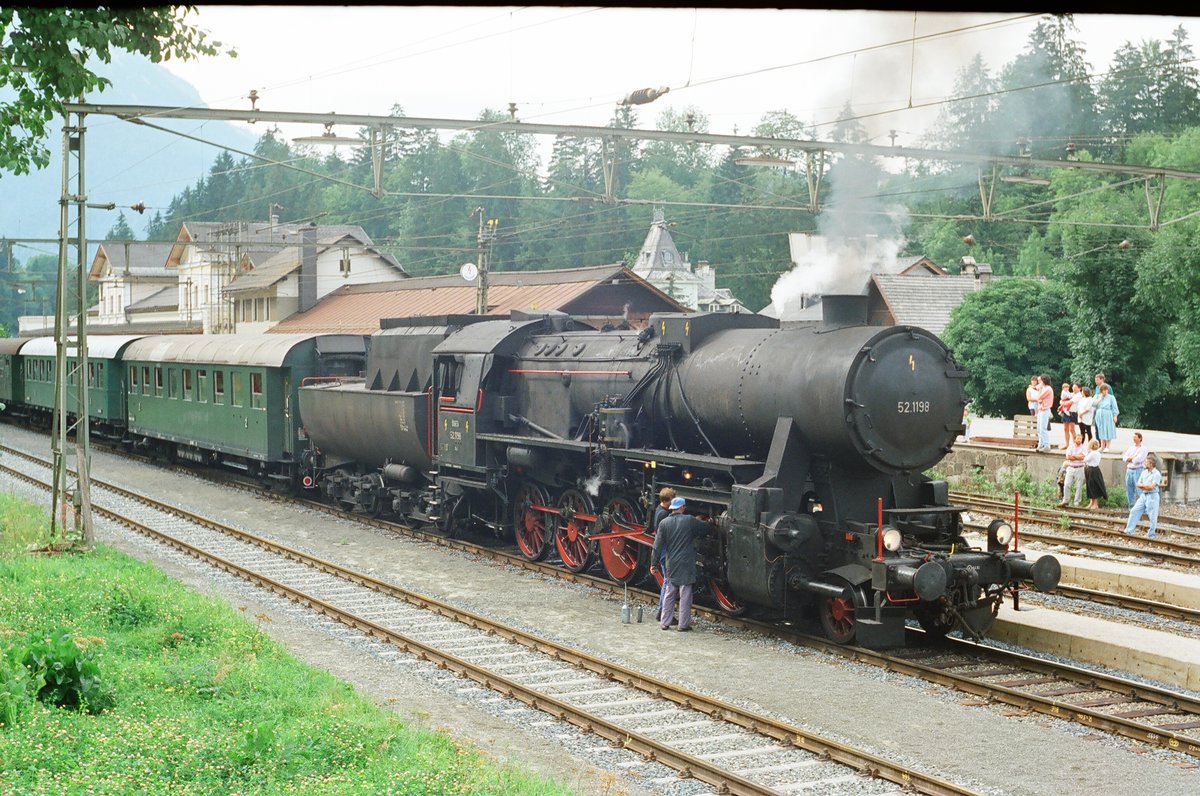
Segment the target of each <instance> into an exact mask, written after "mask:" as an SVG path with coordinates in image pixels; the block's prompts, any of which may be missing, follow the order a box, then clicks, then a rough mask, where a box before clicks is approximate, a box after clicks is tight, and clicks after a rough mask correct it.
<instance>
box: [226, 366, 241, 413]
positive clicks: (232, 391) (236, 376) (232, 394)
mask: <svg viewBox="0 0 1200 796" xmlns="http://www.w3.org/2000/svg"><path fill="white" fill-rule="evenodd" d="M243 400H244V399H243V398H242V374H241V373H239V372H238V371H236V370H235V371H233V372H232V373H230V374H229V405H230V406H241V405H242V403H243Z"/></svg>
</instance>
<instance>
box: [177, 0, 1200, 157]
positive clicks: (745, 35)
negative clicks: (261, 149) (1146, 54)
mask: <svg viewBox="0 0 1200 796" xmlns="http://www.w3.org/2000/svg"><path fill="white" fill-rule="evenodd" d="M191 21H192V22H193V23H194V24H197V25H198V26H200V27H201V28H204V29H206V30H208V31H209V32H210V33H211V34H212V35H213V37H214V38H216V39H218V40H220V41H221V42H223V43H224V44H226V45H231V46H233V47H234V48H236V50H237V52H238V57H237V58H236V59H231V58H228V57H220V58H203V59H200V60H197V61H192V62H175V61H170V62H168V63H167V66H168V68H169V69H170V70H171V71H172V72H174V73H175V74H177V75H179V76H181V77H183V78H185V79H186V80H188V81H189V82H190V83H192V84H193V85H195V86H196V88H197V89H198V90H199V92H200V94H201V96H202V97H203V99H204V101H205V102H206V103H207V104H208V105H209V107H214V108H238V109H246V108H249V100H247V99H246V95H247V94H248V93H249V92H250V90H251V89H255V90H256V91H257V92H258V96H259V100H258V107H260V108H264V109H268V110H290V111H309V112H330V111H334V112H338V113H366V114H386V113H388V112H389V111H390V109H391V108H392V106H393V105H394V104H399V105H401V106H402V107H403V108H404V111H405V112H406V113H407V114H408V115H410V116H425V117H446V118H456V119H472V118H475V117H476V116H477V115H478V114H479V112H480V111H481V110H482V109H484V108H492V109H495V110H500V111H506V110H507V109H508V104H509V103H510V102H514V103H516V105H517V114H518V118H519V119H520V120H522V121H528V122H544V123H553V124H581V125H603V124H605V123H606V122H607V121H608V119H609V118H610V117H611V116H612V113H613V109H614V106H615V103H616V102H617V101H618V100H619V99H620V98H621V97H623V96H624V95H625V94H626V93H627V92H629V91H631V90H633V89H637V88H642V87H647V86H667V87H669V88H670V93H669V94H668V95H667V96H666V97H664V98H662V99H660V100H658V101H657V102H656V103H654V104H653V105H648V106H644V107H643V108H641V109H639V111H640V121H639V125H640V126H643V127H653V126H654V121H655V119H656V118H657V116H658V114H659V113H660V112H661V111H662V110H663V109H665V108H667V107H674V108H676V109H677V110H682V109H683V108H684V107H685V106H695V107H697V108H699V109H700V110H701V111H702V112H703V113H704V114H706V115H707V116H708V118H709V120H710V131H711V132H714V133H733V132H734V131H735V130H736V132H739V133H743V134H749V133H750V132H751V129H752V128H753V126H754V125H755V124H756V123H757V122H758V121H759V119H760V118H761V117H762V115H763V114H764V113H766V112H768V111H772V110H785V109H786V110H788V111H790V112H791V113H793V114H795V115H796V116H798V117H799V118H800V119H801V120H802V121H804V122H805V123H808V124H816V125H818V127H817V136H818V138H826V137H828V132H829V127H828V125H829V123H830V122H832V121H833V120H834V118H835V117H836V116H837V114H838V113H839V111H840V110H841V109H842V107H843V105H844V104H845V103H846V102H847V101H849V102H850V103H851V105H852V106H853V108H854V110H855V111H856V112H857V113H858V114H861V115H864V116H865V117H866V118H865V119H864V124H866V125H867V127H868V130H869V132H870V133H871V134H872V136H873V142H874V143H886V142H887V140H888V133H889V131H891V130H895V131H896V132H897V139H896V143H897V144H900V145H915V144H917V143H918V141H917V138H918V136H919V135H920V134H921V133H922V131H923V130H924V129H925V128H926V127H927V126H928V125H929V124H930V123H931V122H932V120H933V119H934V118H935V117H936V108H937V103H938V101H939V100H942V99H944V98H945V97H946V96H947V95H948V93H949V92H950V89H951V87H952V85H953V82H954V77H955V73H956V71H957V70H958V69H959V68H960V67H961V66H962V65H963V64H964V63H965V62H966V61H968V60H969V59H970V58H971V57H973V56H974V55H975V54H976V53H979V54H982V56H983V57H984V60H985V62H986V63H987V64H988V66H989V68H990V69H991V70H992V72H993V74H995V73H996V72H997V71H998V70H999V69H1000V68H1002V67H1003V66H1004V65H1005V64H1006V63H1008V62H1009V61H1011V60H1012V58H1013V57H1014V56H1015V55H1017V54H1018V53H1019V52H1020V51H1021V50H1022V49H1023V47H1024V45H1025V42H1026V41H1027V39H1028V37H1029V34H1030V32H1031V31H1032V30H1033V28H1034V26H1035V25H1036V24H1037V21H1038V16H1037V15H1029V14H1021V13H1017V12H1013V13H1007V14H974V13H972V14H949V13H929V12H916V13H914V12H890V11H886V12H885V11H850V10H847V11H829V10H776V9H750V10H730V9H711V8H704V9H689V8H675V9H640V8H595V7H524V8H516V7H513V8H501V7H451V6H445V7H387V6H361V7H355V6H294V7H291V6H200V7H199V9H198V11H197V12H196V13H195V14H194V15H193V16H192V17H191ZM1075 21H1076V25H1077V27H1078V39H1079V40H1080V41H1081V42H1082V43H1083V44H1084V46H1085V50H1086V55H1087V60H1088V62H1089V63H1090V64H1091V66H1092V68H1093V72H1102V71H1104V70H1105V69H1106V68H1107V65H1108V63H1109V61H1110V59H1111V56H1112V53H1113V52H1114V50H1116V49H1117V48H1118V47H1119V46H1120V45H1121V44H1123V43H1124V42H1125V41H1133V42H1135V43H1137V42H1140V41H1142V40H1145V39H1161V40H1165V39H1167V38H1168V37H1169V36H1170V35H1171V31H1172V30H1173V29H1174V28H1176V27H1177V26H1179V25H1180V24H1182V25H1183V26H1184V27H1185V28H1186V29H1187V30H1188V31H1189V39H1190V42H1191V44H1192V45H1193V47H1195V48H1197V50H1198V51H1200V20H1198V19H1197V18H1191V17H1185V18H1179V17H1166V16H1148V15H1147V16H1140V15H1124V16H1116V15H1076V17H1075ZM284 132H285V134H287V135H311V134H313V133H315V132H319V130H312V129H311V128H309V129H305V128H285V129H284ZM337 132H339V133H343V134H350V133H351V132H352V131H350V130H337Z"/></svg>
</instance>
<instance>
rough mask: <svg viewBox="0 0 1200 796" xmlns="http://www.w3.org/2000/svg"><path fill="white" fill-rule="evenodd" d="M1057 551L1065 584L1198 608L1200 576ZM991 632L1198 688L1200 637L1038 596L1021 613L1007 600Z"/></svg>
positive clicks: (1033, 555) (994, 635)
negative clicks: (1055, 604)
mask: <svg viewBox="0 0 1200 796" xmlns="http://www.w3.org/2000/svg"><path fill="white" fill-rule="evenodd" d="M1025 553H1026V555H1027V556H1028V557H1029V558H1031V559H1035V558H1038V557H1039V556H1040V555H1043V554H1044V553H1042V552H1040V551H1037V550H1035V549H1032V548H1030V549H1026V550H1025ZM1053 555H1054V556H1055V557H1056V558H1058V560H1059V563H1060V564H1061V565H1062V572H1063V574H1062V583H1063V584H1066V585H1073V586H1081V587H1084V588H1088V589H1094V590H1097V591H1105V592H1116V593H1120V594H1127V595H1130V596H1135V597H1142V598H1144V599H1149V600H1155V601H1159V602H1165V603H1170V604H1172V605H1179V606H1184V607H1188V608H1200V575H1195V574H1191V573H1185V572H1178V571H1174V570H1167V569H1163V568H1160V567H1154V566H1143V565H1138V564H1132V563H1127V562H1123V561H1104V560H1097V559H1093V558H1085V557H1081V556H1071V555H1064V554H1062V553H1060V552H1058V551H1055V552H1054V553H1053ZM990 635H991V637H992V638H994V639H996V640H998V641H1003V642H1007V643H1010V644H1016V645H1019V646H1023V647H1029V648H1030V649H1036V650H1041V651H1044V652H1048V653H1051V654H1055V655H1062V656H1064V657H1070V658H1074V659H1076V660H1080V661H1087V662H1090V663H1094V664H1097V665H1100V666H1109V667H1112V668H1114V669H1120V670H1122V671H1127V672H1131V673H1133V674H1136V675H1140V676H1142V677H1146V678H1149V679H1152V680H1157V681H1159V682H1163V683H1168V684H1171V685H1174V686H1177V687H1179V688H1186V689H1189V690H1193V691H1200V638H1189V637H1187V636H1183V635H1179V634H1176V633H1171V632H1169V631H1166V630H1155V629H1150V628H1146V627H1142V626H1137V625H1131V624H1127V623H1124V622H1119V621H1114V620H1112V619H1102V618H1098V617H1094V616H1086V615H1082V614H1078V613H1074V612H1071V611H1069V610H1059V609H1056V608H1050V607H1046V606H1044V605H1041V604H1038V601H1037V600H1036V599H1031V600H1028V601H1025V602H1022V603H1021V610H1019V611H1018V610H1014V609H1013V607H1012V604H1011V603H1008V602H1006V603H1005V605H1004V606H1003V607H1002V608H1001V609H1000V613H999V615H998V616H997V617H996V623H995V625H994V626H993V628H992V631H991V634H990Z"/></svg>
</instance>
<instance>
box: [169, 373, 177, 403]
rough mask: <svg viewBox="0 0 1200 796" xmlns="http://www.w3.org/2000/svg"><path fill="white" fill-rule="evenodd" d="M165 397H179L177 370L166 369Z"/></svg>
mask: <svg viewBox="0 0 1200 796" xmlns="http://www.w3.org/2000/svg"><path fill="white" fill-rule="evenodd" d="M167 397H168V398H178V397H179V370H178V369H177V368H167Z"/></svg>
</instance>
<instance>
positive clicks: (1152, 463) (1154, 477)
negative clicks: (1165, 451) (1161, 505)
mask: <svg viewBox="0 0 1200 796" xmlns="http://www.w3.org/2000/svg"><path fill="white" fill-rule="evenodd" d="M1161 485H1162V473H1160V472H1159V471H1158V457H1157V456H1155V455H1154V454H1153V453H1147V454H1146V466H1145V468H1144V469H1143V470H1142V474H1141V475H1140V476H1138V482H1137V490H1138V498H1137V501H1136V502H1135V503H1134V504H1133V508H1131V509H1130V510H1129V521H1128V522H1126V523H1125V533H1127V534H1130V535H1132V534H1133V529H1134V527H1136V526H1137V524H1138V520H1140V519H1141V518H1142V515H1143V514H1147V515H1149V517H1150V530H1149V532H1148V533H1147V534H1146V538H1147V539H1153V538H1154V536H1155V533H1154V532H1155V530H1156V529H1157V528H1158V501H1159V486H1161Z"/></svg>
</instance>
